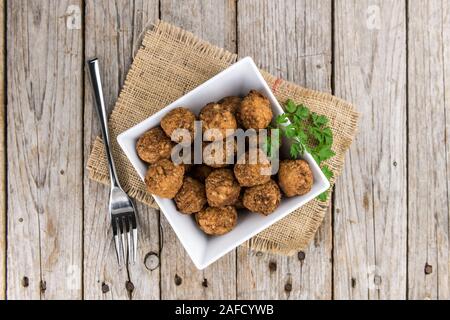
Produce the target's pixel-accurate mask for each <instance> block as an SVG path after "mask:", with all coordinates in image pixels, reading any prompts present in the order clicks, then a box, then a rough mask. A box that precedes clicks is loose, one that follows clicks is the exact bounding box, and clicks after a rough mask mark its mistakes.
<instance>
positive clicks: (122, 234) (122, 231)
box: [117, 217, 127, 264]
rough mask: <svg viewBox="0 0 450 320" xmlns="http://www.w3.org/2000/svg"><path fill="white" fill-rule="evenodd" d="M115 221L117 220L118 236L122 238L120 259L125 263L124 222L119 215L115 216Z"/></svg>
mask: <svg viewBox="0 0 450 320" xmlns="http://www.w3.org/2000/svg"><path fill="white" fill-rule="evenodd" d="M117 221H118V222H119V229H120V237H121V238H122V239H121V240H122V241H121V242H122V259H123V261H124V263H125V264H126V263H127V249H126V241H125V233H124V229H125V226H124V223H123V220H122V218H121V217H119V218H117Z"/></svg>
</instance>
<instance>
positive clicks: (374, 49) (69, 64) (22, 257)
mask: <svg viewBox="0 0 450 320" xmlns="http://www.w3.org/2000/svg"><path fill="white" fill-rule="evenodd" d="M0 6H1V10H0V28H1V30H0V34H1V36H2V37H3V38H2V40H4V41H0V42H1V43H0V45H1V46H2V48H1V49H2V50H1V51H0V52H1V55H2V59H0V60H1V63H0V75H1V78H0V82H2V83H3V85H2V86H0V101H4V105H5V107H4V108H2V110H1V112H0V116H1V117H2V118H1V121H0V126H1V127H0V132H5V135H0V146H1V147H0V148H1V152H0V154H1V157H2V158H1V161H2V162H3V163H4V164H5V165H2V166H0V175H1V177H2V178H3V179H1V185H0V188H1V189H2V190H3V192H1V193H0V203H1V205H2V207H3V208H4V209H3V210H2V211H1V212H2V214H1V216H0V228H1V229H0V234H2V238H1V241H0V244H1V247H0V252H1V261H0V274H1V275H2V276H1V281H0V297H2V298H8V299H18V298H24V299H55V298H65V299H82V298H84V299H167V298H187V299H194V298H197V299H212V298H216V299H225V298H230V299H235V298H237V299H250V298H255V299H262V298H273V299H299V298H300V299H307V298H312V299H331V298H334V299H389V298H396V299H405V298H409V299H449V298H450V263H449V262H450V254H449V241H450V239H449V234H450V230H449V189H450V139H449V138H450V137H449V135H450V108H449V103H450V1H448V0H430V1H426V2H425V1H422V0H409V1H408V0H370V1H369V0H335V1H332V0H320V1H317V0H301V1H300V0H299V1H294V0H289V1H269V0H237V1H236V0H235V1H233V0H208V1H201V0H189V1H175V0H160V1H158V0H147V1H146V0H135V1H125V0H123V1H122V0H116V1H113V0H95V1H94V0H53V1H46V0H33V1H29V0H17V1H16V0H14V1H13V0H1V1H0ZM158 18H160V19H163V20H165V21H168V22H171V23H174V24H176V25H178V26H180V27H183V28H185V29H187V30H190V31H192V32H194V33H195V34H197V35H198V36H200V37H202V38H203V39H206V40H209V41H210V42H212V43H214V44H216V45H219V46H221V47H224V48H226V49H228V50H230V51H233V52H237V53H238V54H239V55H240V56H247V55H249V56H252V57H253V58H254V59H255V61H256V62H257V63H258V64H259V65H260V66H261V67H262V68H264V69H267V70H269V71H270V72H272V73H274V74H275V75H277V76H280V77H283V78H285V79H287V80H290V81H294V82H296V83H298V84H301V85H303V86H306V87H309V88H313V89H317V90H322V91H327V92H332V93H334V94H336V95H337V96H340V97H342V98H344V99H346V100H349V101H351V102H353V103H354V104H355V106H357V109H358V110H359V111H360V112H361V114H362V117H361V122H360V129H359V134H358V136H357V138H356V140H355V143H354V144H353V146H352V148H351V151H350V153H349V154H348V156H347V162H346V167H345V171H344V173H343V175H342V177H341V178H340V179H339V181H338V183H337V185H336V187H335V192H334V196H333V205H332V208H331V209H330V211H329V214H328V215H327V217H326V219H325V222H324V223H323V226H322V227H321V229H320V231H319V232H318V234H317V236H316V238H315V241H314V242H313V243H312V244H311V246H310V247H309V248H308V249H307V250H305V251H304V252H299V253H298V255H295V256H293V257H283V256H276V255H271V254H266V253H261V252H251V251H249V250H248V249H246V248H244V247H240V248H239V249H237V250H235V251H233V252H232V253H230V254H228V255H227V256H226V257H224V258H222V259H221V260H220V261H218V262H217V263H215V264H214V265H212V266H211V267H209V268H207V269H206V270H204V271H197V270H196V268H195V267H194V266H193V264H192V263H191V261H190V259H189V257H188V256H187V255H186V253H185V251H184V250H183V248H182V247H181V245H180V243H179V241H178V240H177V238H176V236H175V234H174V233H173V231H172V230H171V227H170V226H169V224H168V223H167V221H166V220H165V219H164V217H163V216H162V215H159V213H158V212H155V211H154V210H151V209H148V208H146V207H144V206H142V205H138V210H139V215H140V219H141V230H142V234H141V237H140V240H139V257H140V260H139V263H137V264H136V265H135V266H133V267H131V268H130V269H129V272H127V271H126V270H119V269H118V267H117V263H116V261H115V256H114V249H113V246H112V243H111V239H110V238H109V237H107V236H106V230H107V228H108V227H109V222H108V217H107V213H106V212H107V199H108V188H106V187H104V186H102V185H99V184H97V183H94V182H91V181H89V180H88V178H87V173H86V170H85V169H84V168H85V163H86V160H87V157H88V155H89V152H90V148H91V144H92V142H93V139H94V137H95V136H96V135H98V134H99V126H98V121H97V118H96V115H95V113H94V109H93V106H92V96H91V88H90V85H89V80H88V78H87V76H86V71H85V65H84V63H85V61H86V59H87V58H89V57H94V56H97V57H99V58H100V59H101V61H102V69H103V70H102V76H103V81H104V88H105V94H106V100H107V105H108V106H109V108H110V109H111V108H112V106H113V105H114V102H115V100H116V98H117V95H118V93H119V91H120V88H121V86H122V84H123V81H124V77H125V75H126V73H127V70H128V68H129V66H130V63H131V61H132V57H133V52H135V50H136V47H138V45H139V39H140V34H141V31H142V30H144V29H145V28H146V27H147V25H148V23H149V22H150V23H151V22H154V21H156V20H157V19H158Z"/></svg>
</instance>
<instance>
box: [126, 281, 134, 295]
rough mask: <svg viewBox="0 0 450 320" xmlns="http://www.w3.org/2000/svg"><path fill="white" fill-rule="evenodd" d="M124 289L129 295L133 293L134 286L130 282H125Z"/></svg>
mask: <svg viewBox="0 0 450 320" xmlns="http://www.w3.org/2000/svg"><path fill="white" fill-rule="evenodd" d="M125 288H126V289H127V291H128V292H129V293H131V292H133V291H134V284H133V282H131V281H127V282H125Z"/></svg>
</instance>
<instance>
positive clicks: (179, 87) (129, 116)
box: [87, 22, 358, 255]
mask: <svg viewBox="0 0 450 320" xmlns="http://www.w3.org/2000/svg"><path fill="white" fill-rule="evenodd" d="M236 60H237V56H236V55H235V54H233V53H230V52H227V51H225V50H224V49H221V48H217V47H215V46H213V45H211V44H209V43H208V42H205V41H202V40H200V39H198V38H197V37H195V36H194V35H193V34H191V33H189V32H186V31H184V30H182V29H179V28H177V27H174V26H172V25H170V24H167V23H165V22H158V23H157V24H156V25H155V26H154V27H153V28H152V29H151V30H150V31H148V32H147V33H146V35H145V37H144V40H143V43H142V47H141V48H140V50H139V51H138V52H137V54H136V57H135V59H134V62H133V64H132V66H131V69H130V71H129V73H128V75H127V78H126V80H125V85H124V87H123V89H122V92H121V93H120V96H119V99H118V101H117V104H116V106H115V108H114V110H113V112H112V114H111V118H110V121H109V128H110V131H111V136H112V139H111V140H112V152H113V155H114V159H115V163H116V167H117V171H118V175H119V179H120V181H121V183H122V186H123V188H124V189H125V190H126V191H127V192H128V194H129V195H130V196H131V197H134V198H136V199H137V200H139V201H141V202H144V203H146V204H147V205H149V206H152V207H156V205H155V202H154V200H153V198H152V196H151V195H150V194H148V193H147V192H146V188H145V185H144V183H143V182H142V181H141V179H140V178H139V176H138V175H137V174H136V172H135V170H134V168H133V166H132V165H131V163H130V162H129V161H128V159H127V158H126V156H125V155H124V153H123V152H122V150H121V149H120V147H119V145H118V144H117V142H116V137H117V135H118V134H120V133H121V132H123V131H125V130H127V129H129V128H131V127H133V126H134V125H135V124H137V123H139V122H141V121H143V120H144V119H146V118H148V117H149V116H150V115H152V114H153V113H155V112H157V111H158V110H160V109H161V108H163V107H165V106H167V105H168V104H170V103H171V102H173V101H175V100H176V99H178V98H179V97H181V96H183V95H184V94H186V93H187V92H189V91H191V90H192V89H194V88H195V87H197V86H198V85H200V84H202V83H203V82H205V81H206V80H208V79H210V78H211V77H213V76H214V75H216V74H217V73H219V72H220V71H222V70H224V69H225V68H227V67H228V66H229V65H231V64H232V63H234V62H235V61H236ZM263 76H264V78H265V79H266V81H267V82H268V84H269V86H270V87H271V88H272V90H273V91H274V93H275V96H276V97H277V99H278V100H279V101H280V102H285V101H286V100H287V99H288V98H291V99H293V100H294V101H296V102H297V103H304V104H306V105H307V106H308V107H309V108H310V109H311V110H313V111H315V112H317V113H319V114H324V115H326V116H327V117H328V118H329V119H330V125H331V128H332V130H333V134H334V144H333V150H334V151H335V152H336V156H335V157H333V158H332V159H331V160H330V161H328V165H329V167H330V169H331V170H332V171H333V172H334V177H335V178H334V179H336V177H338V176H339V175H340V173H341V171H342V167H343V162H344V155H345V152H346V151H347V149H348V148H349V147H350V144H351V142H352V139H353V137H354V135H355V132H356V128H357V121H358V113H356V112H355V111H354V109H353V107H352V106H351V105H350V104H349V103H347V102H345V101H342V100H340V99H338V98H336V97H333V96H331V95H329V94H325V93H320V92H316V91H312V90H308V89H305V88H302V87H300V86H298V85H295V84H293V83H289V82H286V81H283V80H281V79H277V78H275V77H273V76H271V75H270V74H268V73H266V72H264V71H263ZM87 169H88V170H89V176H90V178H91V179H93V180H95V181H99V182H101V183H104V184H108V183H109V177H108V170H107V162H106V157H105V154H104V149H103V143H102V141H101V139H100V138H97V139H96V140H95V142H94V145H93V148H92V153H91V155H90V157H89V160H88V163H87ZM334 179H333V181H332V184H334ZM328 206H329V203H327V204H324V203H323V202H320V201H317V200H313V201H311V202H310V203H308V204H307V205H305V206H304V207H302V208H301V209H299V210H297V211H295V212H293V213H292V214H290V215H289V216H288V217H286V218H284V219H283V220H281V221H280V222H278V223H276V224H275V225H273V226H272V227H270V228H269V229H267V230H265V231H263V232H261V233H260V234H258V235H257V236H255V237H254V238H252V239H251V240H250V241H249V242H248V243H247V245H248V246H249V247H251V248H253V249H256V250H262V251H270V252H275V253H281V254H287V255H289V254H293V253H295V252H297V251H298V250H302V249H304V248H305V247H306V246H307V245H308V243H309V242H310V241H311V240H312V238H313V237H314V234H315V233H316V231H317V229H318V228H319V226H320V224H321V223H322V220H323V218H324V216H325V213H326V210H327V208H328Z"/></svg>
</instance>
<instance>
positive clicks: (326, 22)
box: [237, 0, 332, 299]
mask: <svg viewBox="0 0 450 320" xmlns="http://www.w3.org/2000/svg"><path fill="white" fill-rule="evenodd" d="M237 22H238V39H239V40H238V49H239V50H238V51H239V55H240V56H241V57H242V56H252V57H253V58H254V60H255V62H256V63H257V64H258V65H259V66H260V67H262V68H264V69H265V70H268V71H269V72H271V73H272V74H274V75H276V76H279V77H280V78H283V79H286V80H289V81H293V82H295V83H297V84H300V85H303V86H305V87H308V88H311V89H316V90H320V91H325V92H330V91H331V80H330V71H331V51H332V50H331V49H332V40H331V30H332V28H331V2H330V1H315V0H306V1H283V2H280V1H272V0H265V1H258V0H252V1H239V2H238V21H237ZM331 248H332V230H331V210H330V211H329V212H328V214H327V216H326V219H325V221H324V223H323V225H322V227H321V228H320V230H319V232H318V234H317V236H316V239H315V241H314V242H313V243H312V244H311V245H310V247H309V248H308V249H307V250H306V251H305V252H301V253H299V255H297V256H293V257H283V256H277V255H273V254H265V253H261V252H259V253H255V252H251V251H249V250H248V249H247V248H244V247H241V248H239V249H238V269H237V271H238V273H237V285H238V288H237V295H238V298H240V299H330V298H331V295H332V278H331V277H332V272H331V271H332V264H331ZM299 258H300V259H299Z"/></svg>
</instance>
